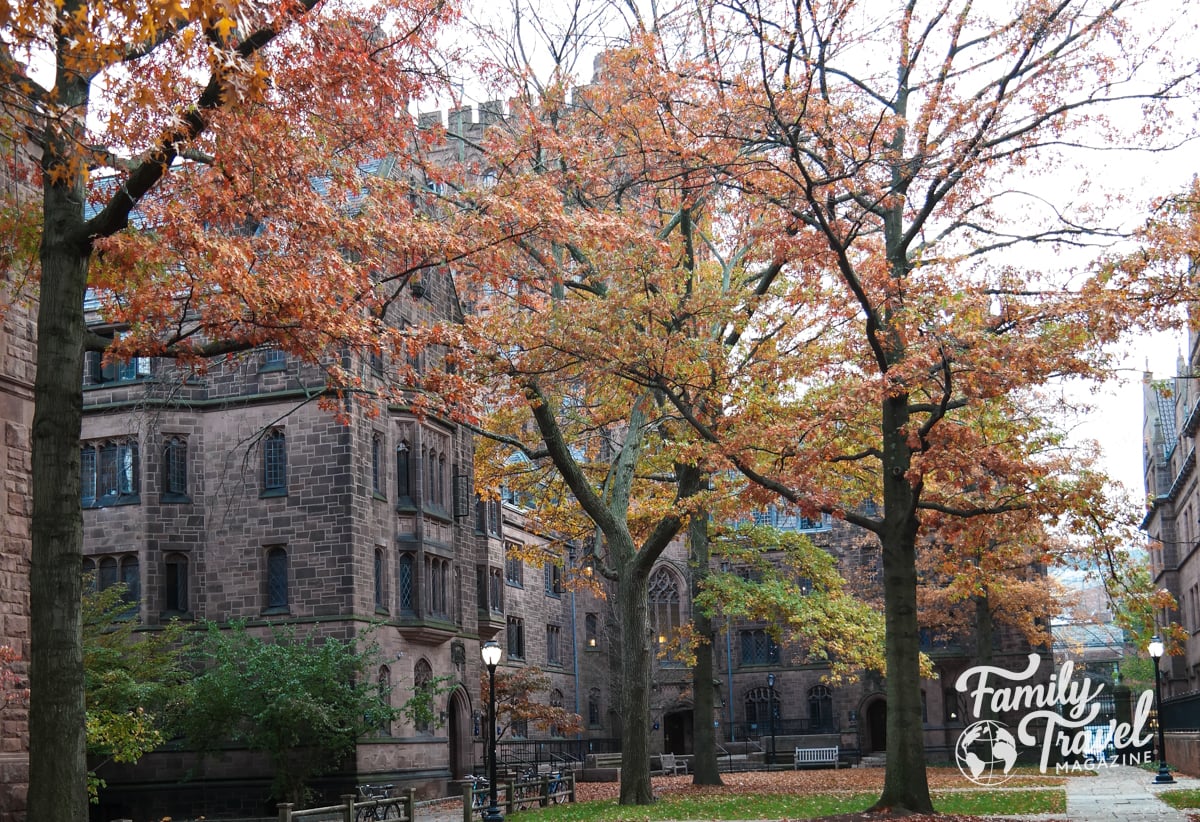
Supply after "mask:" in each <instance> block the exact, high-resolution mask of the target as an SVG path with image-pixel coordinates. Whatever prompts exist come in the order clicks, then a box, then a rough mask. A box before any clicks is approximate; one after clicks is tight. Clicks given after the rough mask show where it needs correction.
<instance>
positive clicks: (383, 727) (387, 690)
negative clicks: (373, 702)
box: [378, 665, 392, 736]
mask: <svg viewBox="0 0 1200 822" xmlns="http://www.w3.org/2000/svg"><path fill="white" fill-rule="evenodd" d="M378 687H379V701H380V702H382V703H383V704H384V705H387V706H388V707H389V708H390V707H391V706H392V671H391V669H390V668H388V666H386V665H380V666H379V683H378ZM379 735H380V736H391V735H392V723H391V722H389V721H388V720H386V719H384V720H382V721H381V722H380V723H379Z"/></svg>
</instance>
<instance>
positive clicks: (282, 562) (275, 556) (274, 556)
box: [267, 547, 288, 608]
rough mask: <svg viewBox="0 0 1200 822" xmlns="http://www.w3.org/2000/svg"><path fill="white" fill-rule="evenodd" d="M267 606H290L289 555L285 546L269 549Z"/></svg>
mask: <svg viewBox="0 0 1200 822" xmlns="http://www.w3.org/2000/svg"><path fill="white" fill-rule="evenodd" d="M267 607H268V608H287V607H288V555H287V551H286V550H285V549H283V548H278V547H277V548H272V549H270V550H269V551H267Z"/></svg>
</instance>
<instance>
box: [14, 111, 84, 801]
mask: <svg viewBox="0 0 1200 822" xmlns="http://www.w3.org/2000/svg"><path fill="white" fill-rule="evenodd" d="M69 139H70V138H69V137H67V136H63V135H61V134H58V133H53V134H52V133H51V132H50V130H49V129H48V130H47V133H46V141H47V146H46V155H45V158H44V159H43V164H44V167H45V168H46V169H47V173H46V174H45V182H44V184H43V187H44V190H43V197H44V206H43V219H44V223H45V224H44V229H43V237H42V247H41V266H42V278H41V296H40V300H41V302H40V306H39V309H38V320H37V346H38V348H37V375H36V377H35V381H34V412H33V523H32V536H33V554H32V562H31V565H30V580H29V588H30V610H31V614H30V615H31V619H30V639H31V646H32V647H31V652H30V663H31V664H30V678H29V683H30V710H29V800H28V802H29V804H28V813H29V819H30V820H38V822H81V820H85V819H87V817H88V801H87V760H86V753H85V752H86V744H87V740H86V732H85V727H84V684H83V650H82V646H83V638H82V617H81V614H80V597H81V594H82V590H81V588H82V585H81V581H80V577H81V573H82V554H83V516H82V511H81V509H80V503H79V435H80V428H81V425H82V419H83V391H82V388H81V382H80V381H81V379H82V374H83V336H84V321H83V297H84V290H85V288H86V285H87V269H88V259H89V256H90V254H89V250H88V247H87V244H86V242H85V241H84V239H83V238H81V236H80V233H81V232H80V228H81V224H82V220H83V201H84V178H83V174H82V171H78V170H72V169H71V168H70V167H69V166H68V167H64V165H63V164H58V163H59V160H60V158H61V157H62V156H63V155H60V154H56V153H55V149H56V148H60V147H61V146H62V144H63V142H64V141H66V140H69ZM64 153H66V156H68V157H70V153H69V149H66V150H65V151H64ZM51 170H53V171H57V172H59V173H61V176H59V177H57V178H56V176H55V175H53V174H51V173H49V171H51Z"/></svg>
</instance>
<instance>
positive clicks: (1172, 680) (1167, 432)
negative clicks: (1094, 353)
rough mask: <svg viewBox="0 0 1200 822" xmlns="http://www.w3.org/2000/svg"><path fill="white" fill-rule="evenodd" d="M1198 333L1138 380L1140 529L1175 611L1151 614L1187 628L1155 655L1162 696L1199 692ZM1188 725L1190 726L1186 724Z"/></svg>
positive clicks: (1154, 571)
mask: <svg viewBox="0 0 1200 822" xmlns="http://www.w3.org/2000/svg"><path fill="white" fill-rule="evenodd" d="M1198 366H1200V334H1198V333H1197V332H1196V331H1190V332H1189V333H1188V338H1187V355H1186V356H1180V358H1179V362H1178V365H1177V368H1176V374H1175V376H1174V378H1170V379H1168V380H1166V381H1165V384H1163V383H1157V382H1155V381H1153V380H1152V378H1151V375H1150V374H1146V375H1145V378H1144V380H1143V428H1142V457H1143V465H1144V467H1145V476H1144V479H1145V484H1146V497H1147V499H1148V500H1149V508H1148V510H1147V512H1146V516H1145V518H1144V519H1143V520H1142V529H1143V530H1144V531H1145V532H1146V534H1147V536H1148V537H1149V540H1150V570H1151V575H1152V576H1153V579H1154V584H1155V586H1156V587H1158V588H1165V589H1166V590H1168V591H1170V592H1171V594H1173V595H1174V597H1175V600H1176V602H1177V603H1178V610H1176V611H1170V612H1167V611H1164V612H1162V613H1160V614H1158V621H1159V624H1162V625H1166V624H1168V623H1169V622H1171V621H1177V622H1178V623H1179V624H1180V625H1181V626H1182V627H1183V628H1184V629H1186V630H1187V632H1188V639H1187V642H1186V647H1185V648H1184V653H1183V654H1182V655H1178V656H1169V657H1165V658H1164V659H1163V660H1162V677H1163V679H1162V684H1163V696H1164V699H1169V698H1170V697H1175V696H1180V695H1183V694H1191V693H1195V692H1200V638H1198V635H1200V559H1198V558H1197V556H1196V552H1195V548H1196V545H1197V544H1198V542H1200V490H1198V486H1197V482H1196V432H1197V428H1200V384H1198V381H1197V379H1196V374H1197V367H1198ZM1193 727H1195V726H1193Z"/></svg>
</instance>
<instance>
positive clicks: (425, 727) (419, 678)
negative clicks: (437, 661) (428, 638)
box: [413, 659, 433, 734]
mask: <svg viewBox="0 0 1200 822" xmlns="http://www.w3.org/2000/svg"><path fill="white" fill-rule="evenodd" d="M432 681H433V668H432V667H431V666H430V664H429V662H428V661H427V660H425V659H418V660H417V664H416V665H414V666H413V685H414V686H415V690H417V691H420V690H422V689H423V688H427V687H428V686H429V684H430V683H431V682H432ZM432 707H433V706H432V704H431V705H430V708H432ZM416 729H417V733H422V734H427V733H429V732H430V731H432V730H433V720H432V718H431V717H429V716H419V717H417V721H416Z"/></svg>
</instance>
